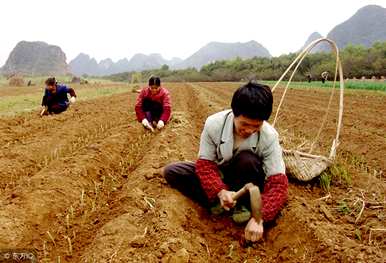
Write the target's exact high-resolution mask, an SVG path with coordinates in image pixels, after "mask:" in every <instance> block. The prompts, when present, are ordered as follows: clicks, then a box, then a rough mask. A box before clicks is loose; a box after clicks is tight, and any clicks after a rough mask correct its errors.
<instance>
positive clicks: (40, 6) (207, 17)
mask: <svg viewBox="0 0 386 263" xmlns="http://www.w3.org/2000/svg"><path fill="white" fill-rule="evenodd" d="M369 4H376V5H380V6H382V7H386V0H340V1H339V0H323V1H315V0H308V1H307V0H298V1H279V0H265V1H261V0H260V1H259V0H237V1H236V0H235V1H230V0H109V1H100V0H66V1H63V0H61V1H57V0H50V1H47V0H34V1H32V0H1V1H0V32H1V40H0V66H3V65H4V63H5V62H6V60H7V58H8V56H9V53H10V52H11V51H12V49H13V48H14V47H15V46H16V44H17V43H18V42H19V41H22V40H26V41H44V42H46V43H48V44H51V45H57V46H59V47H61V49H62V50H63V51H64V52H65V54H66V57H67V62H70V61H71V60H72V59H74V58H75V57H76V56H77V55H78V54H79V53H81V52H83V53H86V54H88V55H90V56H91V57H94V58H95V59H96V60H97V61H98V62H99V61H100V60H101V59H105V58H111V59H113V61H117V60H118V59H122V58H128V59H130V58H131V57H132V56H133V55H134V54H136V53H143V54H151V53H159V54H161V55H162V56H163V57H164V58H166V59H171V58H172V57H180V58H182V59H185V58H187V57H189V56H190V55H192V54H193V53H194V52H196V51H197V50H198V49H200V48H201V47H203V46H204V45H206V44H207V43H209V42H211V41H218V42H227V43H231V42H232V43H233V42H247V41H250V40H255V41H257V42H259V43H260V44H262V45H263V46H264V47H265V48H267V49H268V50H269V52H270V53H271V55H273V56H279V55H281V54H287V53H289V52H294V51H296V50H298V49H300V48H301V47H302V46H303V44H304V43H305V41H306V39H307V38H308V36H309V35H310V34H311V33H312V32H315V31H317V32H319V33H320V34H322V35H323V36H326V35H327V34H328V32H329V31H330V30H331V29H333V27H334V26H336V25H338V24H340V23H342V22H344V21H345V20H347V19H348V18H350V17H351V16H352V15H354V14H355V12H356V11H357V10H358V9H360V8H361V7H363V6H366V5H369Z"/></svg>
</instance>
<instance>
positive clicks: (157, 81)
mask: <svg viewBox="0 0 386 263" xmlns="http://www.w3.org/2000/svg"><path fill="white" fill-rule="evenodd" d="M154 85H155V86H157V87H159V86H161V79H160V78H159V77H156V76H152V77H150V79H149V86H154Z"/></svg>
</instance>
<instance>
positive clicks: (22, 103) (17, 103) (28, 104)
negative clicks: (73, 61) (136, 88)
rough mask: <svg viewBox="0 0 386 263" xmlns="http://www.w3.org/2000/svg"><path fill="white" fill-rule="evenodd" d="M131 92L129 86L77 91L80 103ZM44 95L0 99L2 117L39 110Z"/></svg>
mask: <svg viewBox="0 0 386 263" xmlns="http://www.w3.org/2000/svg"><path fill="white" fill-rule="evenodd" d="M128 91H131V88H130V87H129V86H127V85H122V86H116V87H92V88H82V89H78V90H76V93H77V96H78V101H83V100H91V99H95V98H98V97H104V96H110V95H113V94H117V93H124V92H128ZM41 100H42V94H41V93H39V94H28V95H19V96H9V97H2V98H0V115H14V114H18V113H22V112H28V111H33V110H37V109H39V107H40V105H41Z"/></svg>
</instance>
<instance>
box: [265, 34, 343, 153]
mask: <svg viewBox="0 0 386 263" xmlns="http://www.w3.org/2000/svg"><path fill="white" fill-rule="evenodd" d="M320 42H327V43H329V44H330V45H331V47H332V49H333V51H335V55H336V65H335V76H334V83H333V91H334V90H335V86H336V79H337V75H338V72H339V82H340V98H339V114H338V124H337V130H336V136H335V139H334V141H333V143H332V146H331V149H330V155H329V159H331V160H332V159H334V158H335V156H336V148H337V147H338V145H339V135H340V130H341V126H342V117H343V91H344V80H343V70H342V64H341V61H340V58H339V49H338V47H337V46H336V44H335V42H334V41H332V40H330V39H328V38H320V39H317V40H315V41H313V42H311V43H310V44H309V45H308V46H307V47H306V48H305V49H303V51H302V52H300V54H299V55H298V56H297V57H296V58H295V60H294V61H293V62H292V63H291V65H290V66H289V67H288V68H287V69H286V70H285V72H284V73H283V74H282V75H281V77H280V78H279V80H278V81H277V82H276V84H275V85H274V86H273V88H272V92H274V91H275V89H276V88H277V86H278V85H279V83H280V82H281V81H282V80H283V78H284V77H285V76H286V75H287V73H288V72H289V71H290V70H291V69H292V67H293V66H294V65H295V64H296V63H297V65H296V67H295V68H294V71H293V72H292V74H291V76H290V78H289V80H288V82H287V84H286V87H285V89H284V92H283V95H282V97H281V99H280V102H279V105H278V108H277V111H276V114H275V118H274V121H273V124H272V126H275V124H276V121H277V117H278V114H279V111H280V107H281V105H282V104H283V101H284V97H285V95H286V93H287V90H288V87H289V84H290V83H291V81H292V78H293V77H294V75H295V73H296V71H297V69H298V67H299V66H300V64H301V62H302V61H303V59H304V58H305V57H306V56H307V55H308V54H309V53H310V51H311V50H312V49H313V48H314V47H315V46H316V45H317V44H319V43H320ZM333 91H332V92H333ZM332 96H333V93H332V94H331V97H330V99H329V105H328V107H327V111H326V115H325V117H324V120H323V123H322V125H321V127H320V129H319V131H318V135H317V136H316V138H315V140H314V142H313V144H312V147H311V151H312V148H313V145H314V144H315V142H316V140H317V139H318V138H319V135H320V133H321V131H322V129H323V126H324V124H325V121H326V119H327V113H328V110H329V107H330V104H331V101H332ZM311 151H310V152H311Z"/></svg>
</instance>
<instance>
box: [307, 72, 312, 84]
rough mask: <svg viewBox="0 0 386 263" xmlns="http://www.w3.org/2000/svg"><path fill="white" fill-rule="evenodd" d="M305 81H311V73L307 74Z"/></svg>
mask: <svg viewBox="0 0 386 263" xmlns="http://www.w3.org/2000/svg"><path fill="white" fill-rule="evenodd" d="M307 81H308V83H310V82H311V81H312V76H311V74H307Z"/></svg>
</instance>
